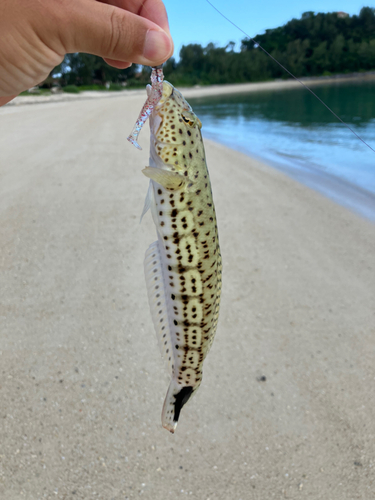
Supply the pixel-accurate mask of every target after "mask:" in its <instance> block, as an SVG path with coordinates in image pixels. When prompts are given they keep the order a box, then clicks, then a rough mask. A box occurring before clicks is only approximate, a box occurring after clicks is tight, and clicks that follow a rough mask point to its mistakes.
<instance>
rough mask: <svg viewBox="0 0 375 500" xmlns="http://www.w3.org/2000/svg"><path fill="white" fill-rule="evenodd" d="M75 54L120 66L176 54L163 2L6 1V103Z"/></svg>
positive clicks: (2, 88)
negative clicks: (82, 54)
mask: <svg viewBox="0 0 375 500" xmlns="http://www.w3.org/2000/svg"><path fill="white" fill-rule="evenodd" d="M71 52H87V53H89V54H95V55H97V56H101V57H103V59H104V60H105V61H106V62H107V63H108V64H110V65H111V66H114V67H116V68H119V69H123V68H127V67H129V66H130V65H131V63H136V64H144V65H147V66H156V65H158V64H162V63H163V62H165V61H166V60H167V59H168V58H169V57H170V56H171V55H172V53H173V42H172V38H171V35H170V33H169V27H168V18H167V14H166V11H165V7H164V4H163V2H162V0H1V1H0V106H1V105H2V104H5V103H7V102H9V101H10V100H12V99H13V98H14V97H16V96H17V95H18V94H19V93H20V92H22V91H24V90H27V89H29V88H30V87H33V86H34V85H37V84H38V83H40V82H41V81H43V80H45V79H46V78H47V76H48V75H49V73H50V72H51V71H52V70H53V68H54V67H55V66H57V65H58V64H60V63H61V62H62V60H63V59H64V55H65V54H66V53H71Z"/></svg>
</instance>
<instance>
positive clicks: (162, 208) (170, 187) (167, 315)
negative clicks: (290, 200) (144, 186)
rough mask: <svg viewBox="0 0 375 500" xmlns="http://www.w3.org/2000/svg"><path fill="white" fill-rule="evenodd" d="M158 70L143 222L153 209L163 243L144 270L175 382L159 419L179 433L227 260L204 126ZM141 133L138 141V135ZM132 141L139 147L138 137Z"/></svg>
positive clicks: (212, 326)
mask: <svg viewBox="0 0 375 500" xmlns="http://www.w3.org/2000/svg"><path fill="white" fill-rule="evenodd" d="M156 71H157V69H155V68H153V74H152V79H153V86H152V87H150V86H148V89H147V91H148V96H149V98H148V103H149V104H150V106H148V105H147V101H146V104H145V106H146V109H149V107H152V110H151V111H150V113H148V115H149V121H150V134H151V136H150V161H149V166H147V167H146V168H145V169H144V170H143V171H142V172H143V174H144V175H145V176H146V177H148V178H149V179H150V183H149V189H148V194H147V197H146V201H145V206H144V209H143V213H142V217H143V215H144V214H145V213H146V212H147V210H148V209H150V210H151V213H152V217H153V221H154V223H155V226H156V233H157V240H156V241H155V242H154V243H152V244H151V245H150V246H149V248H148V249H147V251H146V255H145V260H144V270H145V278H146V285H147V292H148V300H149V305H150V310H151V316H152V319H153V323H154V327H155V331H156V334H157V337H158V343H159V347H160V350H161V353H162V356H163V358H164V359H165V361H166V365H167V369H168V372H169V375H170V377H171V379H170V384H169V388H168V390H167V394H166V397H165V401H164V405H163V410H162V417H161V420H162V425H163V427H164V428H165V429H167V430H168V431H170V432H171V433H174V432H175V429H176V427H177V423H178V420H179V417H180V413H181V409H182V407H183V406H184V405H185V404H186V403H187V402H188V401H189V400H190V398H191V397H192V396H193V394H195V393H196V391H197V390H198V388H199V386H200V384H201V382H202V374H203V362H204V360H205V358H206V356H207V354H208V352H209V350H210V348H211V345H212V342H213V340H214V336H215V333H216V330H217V324H218V318H219V308H220V297H221V284H222V258H221V252H220V246H219V236H218V229H217V221H216V213H215V206H214V202H213V198H212V190H211V182H210V178H209V173H208V169H207V164H206V155H205V149H204V144H203V139H202V134H201V128H202V123H201V121H200V120H199V118H198V117H197V116H196V115H195V113H194V111H193V109H192V108H191V106H190V105H189V104H188V102H187V101H186V100H185V99H184V97H183V96H182V94H181V93H180V92H179V91H178V90H177V89H175V88H174V87H173V85H172V84H171V83H169V82H167V81H165V80H164V81H163V80H161V81H160V78H161V77H160V74H159V77H157V76H156ZM160 94H161V96H160ZM144 111H145V107H144V108H143V115H144V116H145V113H144ZM141 114H142V113H141ZM146 114H147V113H146ZM137 123H138V122H137ZM138 125H139V123H138ZM135 128H136V136H137V134H138V133H139V130H140V129H139V126H138V128H137V127H135ZM133 131H134V129H133ZM129 140H131V142H133V143H134V141H135V142H136V137H135V136H132V137H131V139H129Z"/></svg>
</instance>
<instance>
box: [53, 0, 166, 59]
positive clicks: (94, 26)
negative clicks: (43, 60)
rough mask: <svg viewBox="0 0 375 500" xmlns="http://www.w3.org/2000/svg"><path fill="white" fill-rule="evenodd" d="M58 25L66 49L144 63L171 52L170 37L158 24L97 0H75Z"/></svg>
mask: <svg viewBox="0 0 375 500" xmlns="http://www.w3.org/2000/svg"><path fill="white" fill-rule="evenodd" d="M72 11H73V12H72ZM59 27H60V29H59V31H60V39H61V40H62V43H63V45H64V49H65V52H68V53H69V52H87V53H89V54H95V55H97V56H101V57H103V58H107V59H111V60H115V61H123V62H132V63H136V64H143V65H147V66H156V65H158V64H162V63H163V62H165V61H166V60H167V59H168V58H169V57H170V56H171V55H172V53H173V42H172V39H171V37H170V35H169V33H166V32H165V31H164V30H163V29H162V28H160V26H158V25H157V24H155V23H153V22H152V21H150V20H149V19H146V18H144V17H141V16H137V15H136V14H133V13H132V12H129V11H127V10H124V9H120V8H118V7H114V6H112V5H108V4H104V3H101V2H90V3H88V2H75V3H74V7H73V8H72V10H70V12H69V15H66V19H64V20H63V22H61V23H59Z"/></svg>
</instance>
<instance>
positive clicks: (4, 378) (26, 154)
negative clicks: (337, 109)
mask: <svg viewBox="0 0 375 500" xmlns="http://www.w3.org/2000/svg"><path fill="white" fill-rule="evenodd" d="M198 91H199V89H192V91H191V92H195V95H197V92H198ZM188 95H190V94H188V93H187V96H188ZM144 98H145V92H144V91H142V92H141V91H137V92H136V93H132V94H126V93H122V94H120V95H113V96H111V97H110V98H108V97H102V96H99V97H95V98H90V99H72V100H68V101H64V102H62V101H61V102H48V103H46V104H44V105H38V104H36V105H34V106H22V105H21V106H17V105H12V106H6V107H3V108H0V249H1V250H0V280H1V281H0V282H1V287H0V367H1V370H0V375H1V379H0V443H1V446H0V498H2V499H6V500H20V499H27V500H34V499H38V500H39V499H61V500H63V499H64V500H65V499H69V500H75V499H84V500H91V499H103V500H120V499H121V500H126V499H136V498H144V499H149V500H151V499H152V500H167V499H173V500H174V499H176V498H192V499H197V500H248V499H251V500H268V499H272V498H275V499H280V500H281V499H309V500H317V499H322V500H323V499H324V500H352V499H363V500H370V499H371V498H375V496H374V491H375V419H374V415H375V363H374V358H375V336H374V334H375V328H374V325H375V319H374V300H373V297H374V278H375V276H374V274H375V272H374V245H375V231H374V225H373V224H372V223H370V222H368V221H367V220H365V219H362V218H360V217H359V216H357V215H355V214H354V213H352V212H350V211H349V210H347V209H345V208H343V207H341V206H339V205H336V204H335V203H334V202H333V201H331V200H329V199H327V198H325V197H323V196H322V195H320V194H318V193H316V192H315V191H312V190H310V189H309V188H307V187H305V186H303V185H301V184H299V183H297V182H296V181H294V180H292V179H290V178H289V177H287V176H286V175H284V174H282V173H281V172H279V171H277V170H274V169H272V168H270V167H269V166H267V165H265V164H263V163H260V162H258V161H255V160H253V159H252V158H250V157H248V156H245V155H243V154H241V153H239V152H236V151H233V150H230V149H228V148H226V147H224V146H221V145H218V144H216V143H214V142H211V141H207V142H206V154H207V163H208V166H209V169H210V175H211V181H212V187H213V193H214V200H215V204H216V211H217V217H218V224H219V232H220V241H221V248H222V254H223V266H224V276H223V299H222V307H221V313H220V315H221V316H220V321H219V328H218V333H217V336H216V339H215V342H214V344H213V347H212V350H211V352H210V354H209V356H208V358H207V360H206V362H205V371H204V377H203V383H202V386H201V388H200V390H199V391H198V393H197V395H196V396H195V397H194V398H193V400H192V401H191V402H190V403H189V404H188V405H187V406H186V407H185V408H184V410H183V412H182V416H181V420H180V423H179V426H178V428H177V432H176V434H175V435H171V434H169V433H168V432H167V431H165V430H164V429H162V427H161V424H160V413H161V408H162V404H163V400H164V396H165V393H166V390H167V386H168V377H167V375H166V372H165V370H164V366H163V362H162V359H161V357H160V354H159V351H158V347H157V342H156V337H155V334H154V330H153V325H152V323H151V317H150V314H149V310H148V303H147V293H146V287H145V284H144V278H143V257H144V253H145V251H146V249H147V247H148V245H149V244H150V243H151V242H153V241H154V240H155V229H154V227H153V223H152V221H151V217H150V215H149V214H148V215H147V216H146V217H145V218H144V220H143V222H142V224H141V225H140V224H139V216H140V214H141V212H142V208H143V202H144V197H145V195H146V191H147V186H148V181H147V179H146V178H145V177H144V176H143V175H142V173H141V170H142V168H144V166H145V165H147V164H148V148H149V140H148V131H147V130H146V131H144V132H143V133H142V134H141V136H140V141H139V142H140V144H141V145H142V147H143V151H142V152H139V151H138V150H136V149H135V148H134V147H132V146H131V145H130V144H129V143H128V142H127V141H126V136H127V135H128V133H129V132H130V130H131V128H132V126H133V123H134V121H135V119H136V117H137V116H138V112H139V110H140V108H141V105H142V104H143V101H144ZM20 99H21V98H20Z"/></svg>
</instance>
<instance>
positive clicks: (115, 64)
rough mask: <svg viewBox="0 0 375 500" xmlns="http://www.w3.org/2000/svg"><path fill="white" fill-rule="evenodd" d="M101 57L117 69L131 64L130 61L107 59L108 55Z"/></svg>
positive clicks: (128, 66)
mask: <svg viewBox="0 0 375 500" xmlns="http://www.w3.org/2000/svg"><path fill="white" fill-rule="evenodd" d="M103 59H104V60H105V62H106V63H107V64H109V65H110V66H113V67H114V68H117V69H126V68H130V66H131V65H132V63H130V62H122V61H115V60H114V59H108V57H103Z"/></svg>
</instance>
